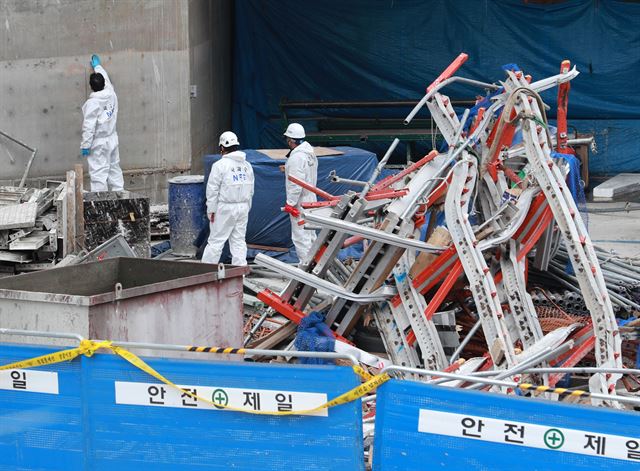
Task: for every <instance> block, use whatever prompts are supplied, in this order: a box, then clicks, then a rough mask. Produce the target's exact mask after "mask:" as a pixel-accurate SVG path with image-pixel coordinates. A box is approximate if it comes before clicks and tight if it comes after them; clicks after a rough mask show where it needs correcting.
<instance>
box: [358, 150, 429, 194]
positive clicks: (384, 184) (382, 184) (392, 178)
mask: <svg viewBox="0 0 640 471" xmlns="http://www.w3.org/2000/svg"><path fill="white" fill-rule="evenodd" d="M437 156H438V151H435V150H432V151H431V152H429V153H428V154H427V155H425V156H424V157H423V158H421V159H420V160H418V161H417V162H414V163H412V164H411V165H409V166H408V167H407V168H405V169H404V170H402V171H401V172H398V173H396V174H395V175H389V176H388V177H387V178H384V179H382V180H380V181H379V182H378V183H376V184H375V185H373V186H372V187H371V191H370V192H369V193H376V192H378V191H381V190H384V189H385V188H388V187H389V186H391V185H393V184H394V183H395V182H397V181H400V180H402V179H403V178H404V177H406V176H407V175H409V174H410V173H413V172H415V171H416V170H419V169H420V168H421V167H423V166H424V165H426V164H428V163H429V162H431V161H432V160H433V159H435V158H436V157H437Z"/></svg>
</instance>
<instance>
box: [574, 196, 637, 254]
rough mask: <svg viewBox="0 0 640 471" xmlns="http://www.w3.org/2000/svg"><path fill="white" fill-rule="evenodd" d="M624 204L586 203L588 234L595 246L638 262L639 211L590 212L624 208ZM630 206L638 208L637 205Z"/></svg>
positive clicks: (623, 202)
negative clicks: (632, 258) (635, 259)
mask: <svg viewBox="0 0 640 471" xmlns="http://www.w3.org/2000/svg"><path fill="white" fill-rule="evenodd" d="M625 204H626V201H616V202H606V203H603V202H588V203H587V208H588V210H589V211H590V212H589V214H588V219H589V234H590V235H591V240H592V241H593V243H594V244H595V245H597V246H599V247H602V248H604V249H606V250H615V251H616V252H617V253H618V254H619V255H620V256H622V257H634V258H638V260H639V262H640V211H639V210H635V211H628V212H627V211H612V212H591V211H593V210H596V211H603V210H612V209H619V208H624V207H625ZM631 205H632V207H634V208H635V207H640V204H638V203H631Z"/></svg>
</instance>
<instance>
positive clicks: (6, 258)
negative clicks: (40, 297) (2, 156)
mask: <svg viewBox="0 0 640 471" xmlns="http://www.w3.org/2000/svg"><path fill="white" fill-rule="evenodd" d="M64 189H65V184H64V183H60V182H50V187H47V188H43V189H36V188H27V187H10V186H3V187H0V272H1V273H2V274H3V275H13V274H14V273H21V272H25V271H33V270H41V269H43V268H48V267H51V266H53V263H55V258H56V254H57V252H58V237H59V234H60V237H61V232H62V228H61V222H60V221H61V220H62V215H61V209H62V206H61V198H62V197H63V196H64ZM61 195H62V196H61Z"/></svg>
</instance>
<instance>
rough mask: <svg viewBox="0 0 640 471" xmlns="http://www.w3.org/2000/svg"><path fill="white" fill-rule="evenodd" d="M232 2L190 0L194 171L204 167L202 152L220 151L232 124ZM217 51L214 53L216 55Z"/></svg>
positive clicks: (197, 171)
mask: <svg viewBox="0 0 640 471" xmlns="http://www.w3.org/2000/svg"><path fill="white" fill-rule="evenodd" d="M232 19H233V14H232V3H231V1H227V0H213V1H210V0H189V64H190V70H191V84H192V85H195V86H196V88H197V96H196V97H195V98H192V99H191V149H192V155H193V161H192V173H202V171H203V170H204V168H203V162H202V159H201V158H200V157H201V156H202V155H204V154H207V153H212V152H213V151H215V150H217V147H218V146H217V144H218V136H219V135H220V134H221V133H222V132H224V131H226V130H227V129H228V128H229V126H230V125H231V69H232V58H231V49H232V48H231V37H232V23H233V21H232ZM212 51H214V54H212Z"/></svg>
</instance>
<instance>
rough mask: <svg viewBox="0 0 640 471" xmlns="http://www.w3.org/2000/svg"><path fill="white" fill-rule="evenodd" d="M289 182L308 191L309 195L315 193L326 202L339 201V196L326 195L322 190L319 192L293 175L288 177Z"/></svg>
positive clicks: (316, 188)
mask: <svg viewBox="0 0 640 471" xmlns="http://www.w3.org/2000/svg"><path fill="white" fill-rule="evenodd" d="M288 178H289V181H290V182H293V183H295V184H296V185H298V186H301V187H302V188H304V189H305V190H309V191H310V192H311V193H315V194H316V195H318V196H319V197H320V198H323V199H325V200H327V201H332V200H339V199H340V197H339V196H333V195H332V194H330V193H327V192H326V191H324V190H321V189H320V188H318V187H316V186H313V185H312V184H311V183H307V182H305V181H304V180H300V179H299V178H296V177H294V176H293V175H289V177H288Z"/></svg>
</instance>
